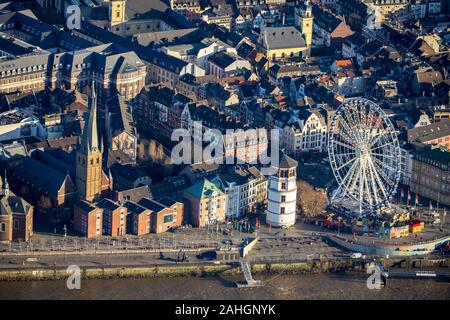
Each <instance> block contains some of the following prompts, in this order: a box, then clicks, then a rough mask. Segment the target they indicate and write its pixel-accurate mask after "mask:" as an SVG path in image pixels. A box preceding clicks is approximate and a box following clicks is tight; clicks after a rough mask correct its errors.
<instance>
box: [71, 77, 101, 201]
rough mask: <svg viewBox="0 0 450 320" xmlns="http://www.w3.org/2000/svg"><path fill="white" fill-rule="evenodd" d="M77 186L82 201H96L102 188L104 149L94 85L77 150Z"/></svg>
mask: <svg viewBox="0 0 450 320" xmlns="http://www.w3.org/2000/svg"><path fill="white" fill-rule="evenodd" d="M76 185H77V190H78V197H79V199H80V200H86V201H90V202H92V201H94V200H95V199H96V198H98V197H99V196H100V194H101V188H102V147H101V145H100V144H99V139H98V132H97V96H96V94H95V85H94V83H92V96H91V97H90V99H89V114H88V116H87V119H86V121H85V124H84V129H83V135H82V137H81V143H80V144H79V146H78V150H77V164H76Z"/></svg>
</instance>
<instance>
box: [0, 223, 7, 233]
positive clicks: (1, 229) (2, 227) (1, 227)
mask: <svg viewBox="0 0 450 320" xmlns="http://www.w3.org/2000/svg"><path fill="white" fill-rule="evenodd" d="M0 232H6V224H5V223H0Z"/></svg>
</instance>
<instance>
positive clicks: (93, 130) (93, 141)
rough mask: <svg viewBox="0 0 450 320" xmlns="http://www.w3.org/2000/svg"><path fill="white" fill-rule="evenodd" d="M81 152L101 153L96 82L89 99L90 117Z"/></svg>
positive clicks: (93, 84) (84, 130) (85, 126)
mask: <svg viewBox="0 0 450 320" xmlns="http://www.w3.org/2000/svg"><path fill="white" fill-rule="evenodd" d="M81 151H82V152H84V153H86V154H87V153H90V152H95V151H99V144H98V132H97V95H96V93H95V82H94V81H92V95H91V97H90V99H89V115H88V119H87V121H86V122H85V124H84V129H83V136H82V138H81Z"/></svg>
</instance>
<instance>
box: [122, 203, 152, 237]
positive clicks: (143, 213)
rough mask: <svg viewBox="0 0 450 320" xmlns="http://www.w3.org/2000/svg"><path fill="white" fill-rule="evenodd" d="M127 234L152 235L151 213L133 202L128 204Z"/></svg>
mask: <svg viewBox="0 0 450 320" xmlns="http://www.w3.org/2000/svg"><path fill="white" fill-rule="evenodd" d="M124 206H125V208H127V233H129V234H134V235H137V236H142V235H144V234H149V233H150V227H151V213H152V212H151V211H150V210H149V209H147V208H145V207H143V206H140V205H138V204H136V203H133V202H126V203H125V205H124Z"/></svg>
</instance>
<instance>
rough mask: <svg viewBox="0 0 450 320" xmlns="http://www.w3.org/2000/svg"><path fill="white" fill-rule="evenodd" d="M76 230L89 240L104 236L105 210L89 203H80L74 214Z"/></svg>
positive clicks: (76, 206) (77, 204)
mask: <svg viewBox="0 0 450 320" xmlns="http://www.w3.org/2000/svg"><path fill="white" fill-rule="evenodd" d="M73 221H74V229H75V231H77V232H79V233H81V234H82V235H83V236H85V237H87V238H95V237H101V236H102V223H103V210H102V209H101V208H98V207H96V206H95V205H93V204H91V203H89V202H87V201H78V202H77V203H76V204H75V206H74V213H73Z"/></svg>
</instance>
